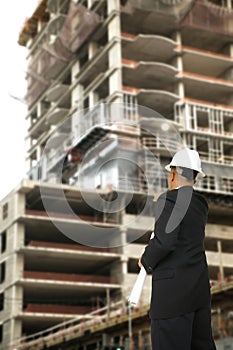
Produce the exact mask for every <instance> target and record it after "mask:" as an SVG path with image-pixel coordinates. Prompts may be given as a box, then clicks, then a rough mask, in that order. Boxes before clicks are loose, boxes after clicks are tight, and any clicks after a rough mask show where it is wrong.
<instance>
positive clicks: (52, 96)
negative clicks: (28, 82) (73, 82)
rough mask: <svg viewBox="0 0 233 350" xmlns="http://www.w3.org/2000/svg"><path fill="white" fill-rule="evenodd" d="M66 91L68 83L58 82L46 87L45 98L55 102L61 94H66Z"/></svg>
mask: <svg viewBox="0 0 233 350" xmlns="http://www.w3.org/2000/svg"><path fill="white" fill-rule="evenodd" d="M68 91H69V85H65V84H61V83H60V84H59V83H58V84H56V85H54V86H51V87H49V88H48V90H47V91H46V99H47V100H48V101H49V102H57V101H58V100H60V99H61V98H62V96H64V95H67V94H68Z"/></svg>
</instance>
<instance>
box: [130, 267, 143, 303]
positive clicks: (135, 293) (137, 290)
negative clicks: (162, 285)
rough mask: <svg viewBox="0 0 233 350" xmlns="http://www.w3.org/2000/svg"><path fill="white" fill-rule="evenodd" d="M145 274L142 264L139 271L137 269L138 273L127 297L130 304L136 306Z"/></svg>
mask: <svg viewBox="0 0 233 350" xmlns="http://www.w3.org/2000/svg"><path fill="white" fill-rule="evenodd" d="M146 275H147V273H146V270H145V268H144V267H143V266H142V267H141V269H140V271H139V274H138V276H137V279H136V281H135V283H134V286H133V289H132V291H131V293H130V296H129V299H128V301H129V303H130V304H131V305H134V306H136V305H137V304H138V302H139V299H140V296H141V294H142V289H143V285H144V282H145V279H146Z"/></svg>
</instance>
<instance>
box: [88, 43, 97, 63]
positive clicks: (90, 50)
mask: <svg viewBox="0 0 233 350" xmlns="http://www.w3.org/2000/svg"><path fill="white" fill-rule="evenodd" d="M97 51H98V44H97V43H96V42H94V41H92V42H90V43H89V45H88V58H89V60H90V59H92V57H94V56H95V54H96V52H97Z"/></svg>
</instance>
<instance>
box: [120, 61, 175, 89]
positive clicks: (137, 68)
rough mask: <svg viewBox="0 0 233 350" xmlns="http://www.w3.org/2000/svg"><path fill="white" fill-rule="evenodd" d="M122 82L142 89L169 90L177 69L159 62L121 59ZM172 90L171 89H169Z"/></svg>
mask: <svg viewBox="0 0 233 350" xmlns="http://www.w3.org/2000/svg"><path fill="white" fill-rule="evenodd" d="M122 67H123V84H124V85H126V86H133V87H136V88H142V89H158V90H166V91H167V90H168V91H169V90H171V88H172V87H173V86H174V83H175V82H176V75H177V72H178V71H177V69H176V68H175V67H173V66H171V65H169V64H165V63H160V62H143V61H141V62H136V61H132V60H126V59H123V60H122ZM170 92H173V91H170Z"/></svg>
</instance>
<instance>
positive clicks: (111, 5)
mask: <svg viewBox="0 0 233 350" xmlns="http://www.w3.org/2000/svg"><path fill="white" fill-rule="evenodd" d="M107 8H108V14H109V13H111V12H112V11H114V10H117V11H119V10H120V0H107Z"/></svg>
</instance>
